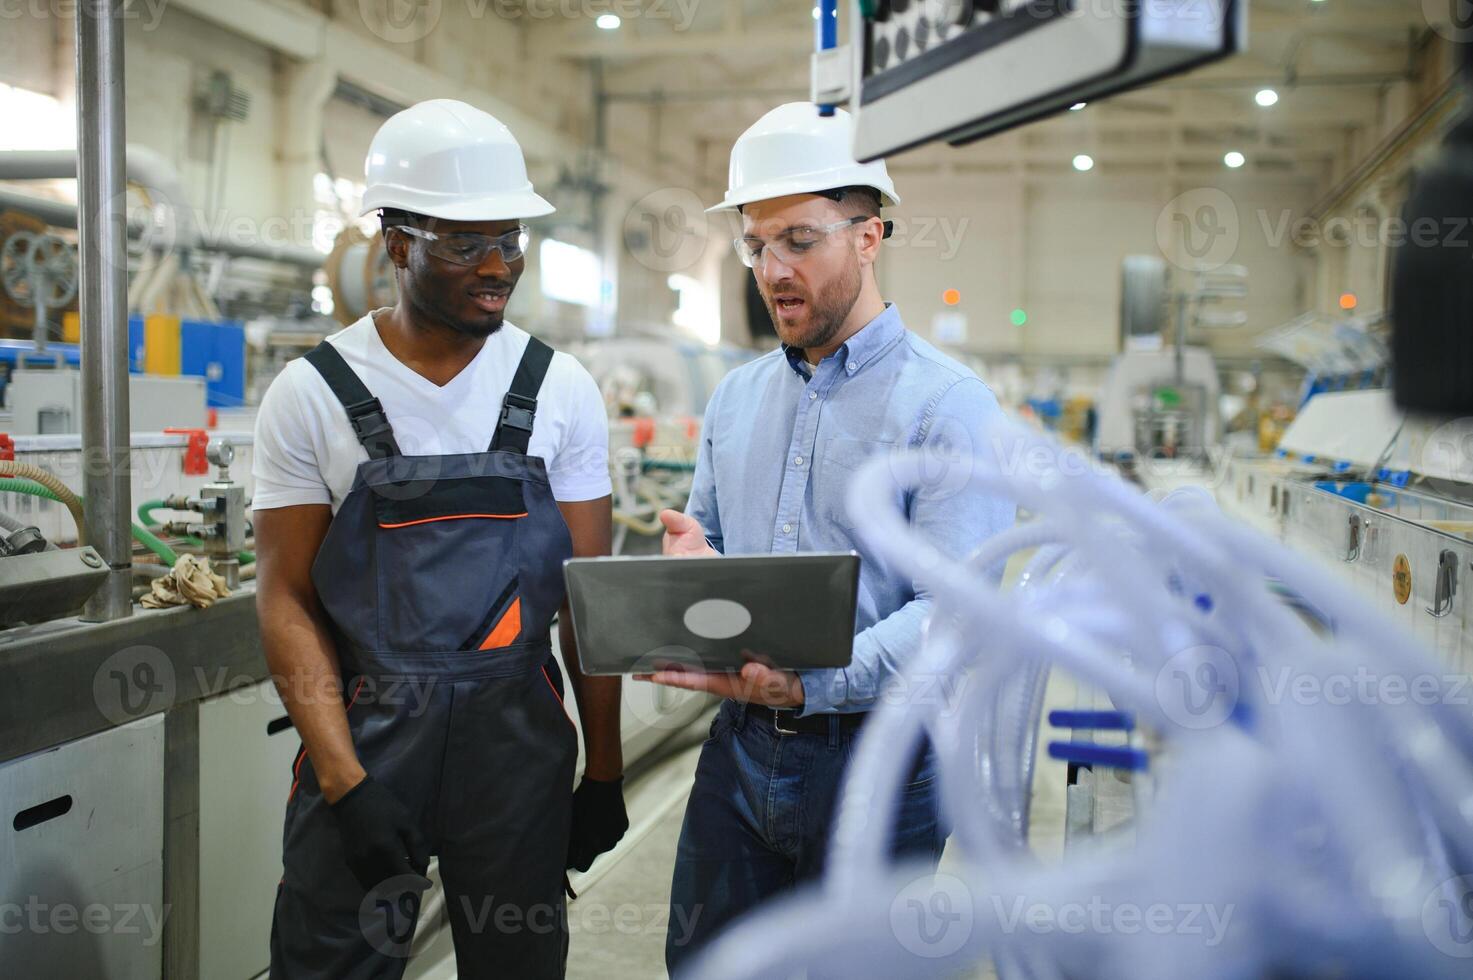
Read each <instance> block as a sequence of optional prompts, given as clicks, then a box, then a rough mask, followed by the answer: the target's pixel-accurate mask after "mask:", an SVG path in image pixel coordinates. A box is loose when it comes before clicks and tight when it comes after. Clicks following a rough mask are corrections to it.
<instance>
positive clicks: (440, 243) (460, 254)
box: [394, 225, 531, 266]
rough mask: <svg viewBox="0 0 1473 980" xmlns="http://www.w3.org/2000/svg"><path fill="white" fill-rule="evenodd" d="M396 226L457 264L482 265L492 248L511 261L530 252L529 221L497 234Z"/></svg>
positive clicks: (431, 252)
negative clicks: (435, 230) (438, 230)
mask: <svg viewBox="0 0 1473 980" xmlns="http://www.w3.org/2000/svg"><path fill="white" fill-rule="evenodd" d="M394 227H395V228H398V229H399V230H400V231H402V232H404V234H406V235H413V236H414V237H415V238H418V239H422V240H423V241H424V242H425V251H427V252H429V253H430V254H431V255H433V256H435V257H436V258H440V259H444V260H445V261H446V262H453V263H455V264H456V265H471V266H475V265H480V264H481V263H482V262H485V261H486V257H487V256H489V255H490V254H491V253H492V252H500V253H501V261H503V262H506V263H508V264H509V263H512V262H515V261H516V260H517V259H519V258H521V257H522V256H523V255H525V254H527V242H528V241H530V240H531V235H530V232H529V231H528V229H527V226H526V225H518V226H517V228H516V230H515V231H509V232H507V233H506V234H505V235H496V236H492V235H478V234H476V233H475V232H462V231H456V232H451V233H450V234H448V235H437V234H435V233H434V232H433V231H425V230H424V229H423V228H416V227H414V226H413V225H395V226H394Z"/></svg>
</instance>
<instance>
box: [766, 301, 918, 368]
mask: <svg viewBox="0 0 1473 980" xmlns="http://www.w3.org/2000/svg"><path fill="white" fill-rule="evenodd" d="M903 333H905V324H904V323H903V322H901V319H900V310H898V309H897V308H896V306H895V304H894V303H886V304H885V309H884V311H883V312H882V313H880V315H879V316H877V317H875V318H874V319H873V320H871V321H870V322H869V323H866V324H865V325H864V326H862V327H860V328H859V330H858V332H857V333H855V334H854V336H852V337H850V338H849V339H848V340H847V341H845V342H844V344H843V345H841V346H840V347H839V349H838V350H837V351H835V352H834V353H833V354H832V355H831V356H833V357H835V358H837V359H838V360H839V361H840V362H841V364H840V366H841V368H842V369H843V370H844V372H845V373H846V374H849V375H853V374H856V373H858V372H859V371H860V370H861V369H863V368H864V366H865V365H866V364H868V363H869V362H870V361H872V360H874V358H875V357H876V356H877V355H879V354H881V353H883V352H884V351H886V350H887V349H889V347H890V345H891V344H893V343H894V342H895V341H896V340H898V339H900V335H901V334H903ZM782 350H783V354H785V355H786V356H787V358H788V364H790V365H792V368H793V370H794V371H797V372H798V373H799V374H800V375H802V376H803V378H805V379H807V378H810V377H812V376H813V365H811V364H809V363H808V362H807V361H806V360H804V358H803V348H801V347H793V346H791V345H789V344H783V345H782Z"/></svg>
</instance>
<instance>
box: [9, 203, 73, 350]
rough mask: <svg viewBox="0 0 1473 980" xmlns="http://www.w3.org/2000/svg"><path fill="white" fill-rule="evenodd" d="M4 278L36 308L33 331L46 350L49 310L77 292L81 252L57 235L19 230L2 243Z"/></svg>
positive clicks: (16, 296)
mask: <svg viewBox="0 0 1473 980" xmlns="http://www.w3.org/2000/svg"><path fill="white" fill-rule="evenodd" d="M0 281H3V284H4V286H5V292H6V293H7V294H9V296H10V298H11V299H13V300H14V301H15V302H17V303H19V304H20V305H21V306H24V307H29V308H30V309H32V310H34V311H35V314H36V321H35V326H34V329H33V332H32V338H33V339H34V341H35V344H36V349H37V350H38V351H45V350H46V343H47V341H48V340H49V339H50V333H51V327H50V319H49V317H48V316H47V314H48V313H49V312H50V311H51V310H59V309H62V308H64V307H65V306H66V305H67V304H68V303H70V302H71V301H72V298H73V297H74V296H76V295H77V253H76V251H75V250H74V249H73V248H72V247H71V246H70V245H68V244H67V243H66V242H64V241H62V240H61V239H60V238H58V237H57V236H55V235H49V234H45V233H37V232H29V231H17V232H15V233H14V234H12V235H11V236H10V237H9V238H7V239H5V243H4V244H3V245H0Z"/></svg>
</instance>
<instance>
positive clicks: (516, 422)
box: [497, 391, 537, 435]
mask: <svg viewBox="0 0 1473 980" xmlns="http://www.w3.org/2000/svg"><path fill="white" fill-rule="evenodd" d="M536 417H537V399H535V398H524V397H522V396H521V395H518V394H517V393H516V392H514V391H508V392H507V393H506V398H505V400H503V401H502V403H501V420H500V421H499V422H498V423H497V426H498V427H499V428H509V429H516V430H518V431H520V432H526V433H528V434H529V435H530V434H531V432H532V423H533V421H534V420H535V419H536Z"/></svg>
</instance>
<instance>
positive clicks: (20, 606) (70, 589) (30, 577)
mask: <svg viewBox="0 0 1473 980" xmlns="http://www.w3.org/2000/svg"><path fill="white" fill-rule="evenodd" d="M106 576H107V565H106V564H105V563H104V562H103V560H102V557H101V556H100V555H98V553H97V552H96V551H95V550H93V549H92V548H91V547H86V548H68V549H65V550H58V551H42V552H38V553H36V554H34V555H11V556H9V557H6V558H0V626H10V625H13V624H15V623H22V622H42V621H44V620H47V619H50V618H52V617H55V616H65V615H66V614H67V613H71V612H76V611H77V610H78V609H80V608H81V607H82V603H84V602H86V601H87V597H88V596H89V595H91V594H92V592H93V591H94V590H95V589H96V588H97V586H98V584H99V583H100V582H101V581H102V580H103V579H104V578H105V577H106Z"/></svg>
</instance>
